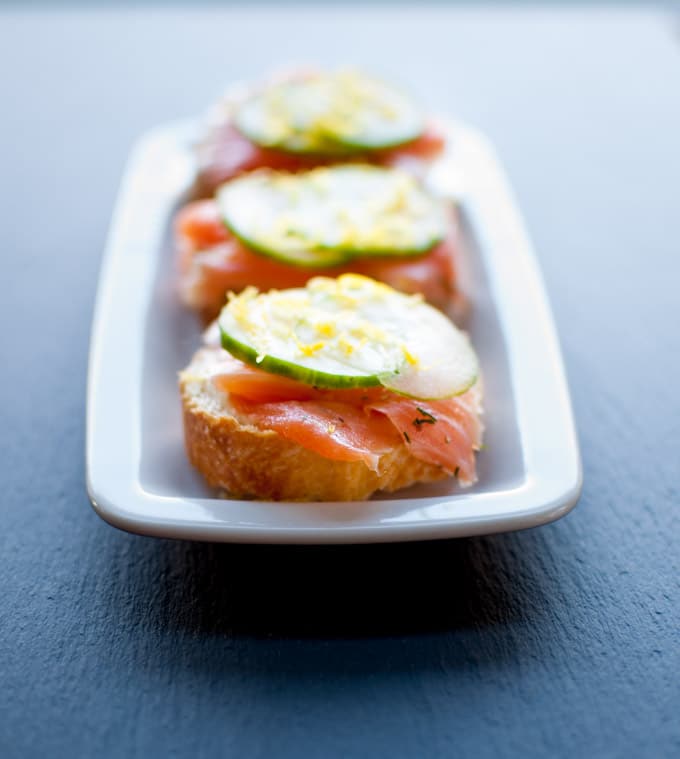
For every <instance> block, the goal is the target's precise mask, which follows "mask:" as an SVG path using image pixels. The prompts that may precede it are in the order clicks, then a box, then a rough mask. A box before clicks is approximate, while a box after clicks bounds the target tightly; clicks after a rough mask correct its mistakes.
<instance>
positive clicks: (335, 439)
mask: <svg viewBox="0 0 680 759" xmlns="http://www.w3.org/2000/svg"><path fill="white" fill-rule="evenodd" d="M222 353H223V357H222V358H221V359H220V361H219V363H218V364H217V365H216V366H215V369H214V374H213V378H212V381H213V384H214V385H215V387H216V388H217V389H218V390H220V391H221V392H224V393H228V394H229V398H230V403H231V405H232V406H233V407H234V408H235V409H236V410H237V411H238V413H239V415H240V416H241V417H242V418H245V419H247V420H248V421H249V422H250V423H251V424H253V425H254V426H256V427H258V428H259V429H271V430H274V431H276V432H277V433H278V434H280V435H281V436H282V437H285V438H286V439H288V440H291V441H293V442H295V443H297V444H299V445H301V446H302V447H304V448H307V449H308V450H311V451H313V452H315V453H317V454H319V455H320V456H323V457H325V458H328V459H331V460H334V461H362V462H364V463H365V464H366V466H367V467H369V469H372V470H373V471H377V467H378V462H379V459H380V456H381V455H382V454H384V453H385V452H387V451H389V450H392V449H393V448H395V447H396V446H400V445H404V446H406V447H407V449H408V451H409V453H410V454H411V455H412V456H413V457H415V458H417V459H419V460H421V461H424V462H425V463H428V464H433V465H435V466H437V467H439V468H441V469H442V470H443V471H445V472H446V473H448V474H450V475H453V476H455V477H457V478H458V480H459V482H460V483H461V484H462V485H471V484H472V483H474V482H475V481H476V469H475V451H477V450H479V448H480V446H481V440H482V431H483V427H482V423H481V420H480V414H481V390H480V387H479V385H480V383H479V382H477V383H476V384H475V385H474V386H473V387H472V388H471V389H470V390H468V391H467V392H466V393H463V394H462V395H460V396H456V397H454V398H448V399H445V400H437V401H420V400H415V399H412V398H405V397H402V396H399V395H397V394H396V393H393V392H391V391H389V390H386V389H384V388H380V387H378V388H357V389H351V390H319V389H316V388H313V387H310V386H309V385H305V384H304V383H301V382H297V381H296V380H292V379H289V378H287V377H279V376H277V375H275V374H269V373H267V372H263V371H261V370H259V369H256V368H254V367H251V366H248V365H246V364H244V363H242V362H241V361H239V360H237V359H235V358H233V357H232V356H230V355H229V354H228V353H227V352H226V351H223V352H222Z"/></svg>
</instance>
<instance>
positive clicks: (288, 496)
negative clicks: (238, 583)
mask: <svg viewBox="0 0 680 759" xmlns="http://www.w3.org/2000/svg"><path fill="white" fill-rule="evenodd" d="M209 350H211V349H206V348H204V349H202V350H200V351H199V352H198V353H197V354H196V357H195V358H194V361H193V362H192V364H191V365H190V366H189V367H187V369H186V370H185V371H183V372H182V373H181V374H180V390H181V395H182V406H183V412H184V439H185V445H186V450H187V454H188V456H189V460H190V461H191V463H192V464H193V466H195V467H196V469H198V470H199V471H200V472H201V474H202V475H203V476H204V477H205V479H206V481H207V482H208V484H209V485H211V486H212V487H215V488H219V489H221V490H224V491H225V492H226V493H228V494H229V495H230V496H232V497H236V498H257V499H262V500H272V501H358V500H365V499H366V498H368V497H369V496H371V495H372V494H373V493H375V492H377V491H379V490H383V491H388V492H391V491H394V490H398V489H400V488H404V487H407V486H409V485H412V484H414V483H416V482H434V481H436V480H441V479H445V478H446V477H448V476H449V475H448V474H447V473H446V472H445V471H444V470H442V469H441V468H440V467H437V466H434V465H432V464H427V463H425V462H423V461H420V460H419V459H416V458H414V457H413V456H412V455H411V454H410V452H409V450H408V448H407V447H406V445H405V444H401V443H400V444H398V445H396V446H395V447H394V448H393V449H392V450H390V451H388V452H387V453H384V454H382V455H381V456H380V460H379V463H378V468H377V471H372V470H371V469H369V467H368V466H367V465H366V464H365V463H364V462H362V461H333V460H331V459H327V458H325V457H323V456H320V455H319V454H317V453H315V452H314V451H311V450H308V449H307V448H304V447H303V446H301V445H299V444H297V443H294V442H292V441H290V440H287V439H286V438H284V437H282V436H281V435H279V434H278V433H277V432H274V431H273V430H266V429H259V428H257V427H254V426H252V425H251V424H249V423H248V422H247V421H246V420H243V419H239V417H238V414H237V413H236V411H235V410H234V409H233V407H232V406H231V405H230V403H229V396H228V394H226V393H222V392H220V391H219V390H217V389H216V388H215V386H214V385H213V383H212V382H211V380H210V378H209V376H208V375H207V374H206V373H205V372H201V367H202V366H204V365H205V363H206V355H205V353H206V351H209ZM197 370H198V371H197Z"/></svg>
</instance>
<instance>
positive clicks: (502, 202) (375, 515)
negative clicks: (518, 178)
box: [87, 123, 581, 543]
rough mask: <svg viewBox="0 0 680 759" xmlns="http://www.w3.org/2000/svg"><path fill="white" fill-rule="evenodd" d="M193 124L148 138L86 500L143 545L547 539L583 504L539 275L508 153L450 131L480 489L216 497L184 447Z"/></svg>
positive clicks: (116, 228)
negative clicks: (176, 250) (179, 274)
mask: <svg viewBox="0 0 680 759" xmlns="http://www.w3.org/2000/svg"><path fill="white" fill-rule="evenodd" d="M193 133H194V126H193V125H192V124H187V123H181V124H172V125H169V126H165V127H161V128H159V129H156V130H154V131H153V132H151V133H150V134H148V135H147V136H146V137H144V138H143V139H142V140H141V141H140V142H139V144H138V145H137V147H136V148H135V150H134V151H133V154H132V157H131V159H130V163H129V167H128V169H127V172H126V175H125V178H124V181H123V185H122V189H121V192H120V197H119V201H118V206H117V209H116V212H115V215H114V219H113V223H112V229H111V233H110V238H109V242H108V246H107V250H106V253H105V256H104V261H103V265H102V271H101V275H100V283H99V291H98V295H97V302H96V309H95V316H94V322H93V327H92V342H91V351H90V367H89V377H88V398H87V488H88V492H89V495H90V498H91V500H92V503H93V505H94V508H95V510H96V511H97V513H98V514H99V515H100V516H101V517H102V518H103V519H105V520H106V521H107V522H109V523H111V524H113V525H115V526H116V527H120V528H122V529H125V530H129V531H130V532H136V533H141V534H146V535H155V536H159V537H161V536H162V537H175V538H189V539H197V540H214V541H233V542H236V541H238V542H252V543H360V542H379V541H404V540H425V539H432V538H448V537H455V536H463V535H476V534H485V533H492V532H502V531H506V530H516V529H521V528H524V527H534V526H536V525H540V524H545V523H547V522H550V521H553V520H555V519H558V518H559V517H561V516H563V515H564V514H566V513H567V512H568V511H569V510H570V509H571V508H572V507H573V506H574V504H575V503H576V500H577V499H578V496H579V494H580V490H581V464H580V457H579V451H578V443H577V439H576V434H575V430H574V423H573V418H572V412H571V406H570V400H569V393H568V389H567V385H566V381H565V376H564V370H563V367H562V360H561V356H560V350H559V345H558V341H557V338H556V334H555V330H554V327H553V322H552V318H551V315H550V311H549V307H548V303H547V301H546V297H545V294H544V290H543V286H542V283H541V278H540V275H539V272H538V269H537V264H536V261H535V258H534V254H533V252H532V250H531V246H530V244H529V242H528V239H527V236H526V234H525V232H524V229H523V225H522V222H521V219H520V216H519V213H518V211H517V209H516V207H515V203H514V201H513V198H512V194H511V192H510V189H509V187H508V186H507V183H506V181H505V179H504V177H503V174H502V171H501V169H500V167H499V165H498V163H497V161H496V158H495V156H494V153H493V150H492V148H491V146H490V145H489V144H488V143H487V141H486V140H485V139H484V137H482V136H481V135H480V134H479V133H478V132H476V131H474V130H472V129H470V128H469V127H466V126H464V125H462V124H458V123H451V124H450V140H449V144H450V148H449V149H448V151H447V154H446V156H445V157H444V158H443V159H442V160H441V161H439V162H438V164H437V166H436V168H435V170H434V171H433V173H432V177H431V180H432V181H433V182H434V183H435V184H436V185H437V186H438V187H439V188H440V189H442V190H445V191H446V192H449V193H451V194H452V195H455V197H456V198H457V200H458V202H459V204H460V207H461V212H462V218H463V235H464V237H465V241H464V242H465V247H466V248H467V260H468V268H469V272H468V276H469V279H470V281H471V294H472V299H473V304H472V305H473V308H472V315H471V318H470V320H469V322H468V323H467V325H466V327H467V329H469V331H470V333H471V335H472V339H473V342H474V344H475V346H476V348H477V351H478V353H479V356H480V361H481V364H482V371H483V374H484V386H485V424H486V435H485V450H484V451H482V452H481V453H480V454H479V456H478V469H479V482H478V483H477V484H476V485H475V486H474V487H473V488H469V489H460V488H459V487H458V486H457V485H455V484H454V483H453V481H448V482H444V483H437V484H435V485H427V486H425V485H421V486H414V487H412V488H409V489H408V490H405V491H402V492H400V493H397V494H394V495H390V496H389V497H379V498H376V499H373V500H371V501H368V502H365V503H311V504H297V503H270V502H255V501H240V500H225V499H219V498H216V497H215V496H214V493H212V492H211V491H210V490H209V489H208V488H207V487H206V486H205V485H204V483H203V482H202V480H201V478H200V476H199V475H198V474H197V473H196V472H194V471H193V470H192V468H191V466H190V465H189V463H188V461H187V459H186V457H185V454H184V448H183V437H182V422H181V408H180V401H179V396H178V391H177V372H178V370H179V369H180V368H182V367H183V366H184V365H185V364H186V363H188V361H189V359H190V357H191V355H192V353H193V352H194V350H195V349H196V348H197V347H198V345H199V336H200V328H199V325H198V323H197V322H196V321H195V319H194V317H193V316H192V315H191V314H189V313H187V312H186V311H185V310H184V309H183V308H182V307H181V306H180V305H179V303H178V302H177V298H176V295H175V292H174V276H175V269H174V264H175V262H174V256H173V252H172V240H171V229H170V226H171V220H172V216H173V213H174V211H175V210H176V208H177V207H178V205H179V204H180V203H181V202H182V200H183V199H184V198H185V197H186V193H187V191H188V189H189V187H190V185H191V183H192V180H193V164H192V160H191V152H190V142H191V138H192V135H193Z"/></svg>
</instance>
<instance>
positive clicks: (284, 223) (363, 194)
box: [217, 164, 448, 267]
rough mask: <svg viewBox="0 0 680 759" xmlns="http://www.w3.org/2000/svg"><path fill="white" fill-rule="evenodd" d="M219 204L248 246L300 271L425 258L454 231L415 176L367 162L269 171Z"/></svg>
mask: <svg viewBox="0 0 680 759" xmlns="http://www.w3.org/2000/svg"><path fill="white" fill-rule="evenodd" d="M217 202H218V205H219V208H220V213H221V215H222V218H223V220H224V222H225V224H226V225H227V226H228V227H229V228H230V229H231V231H232V232H233V233H234V234H235V235H236V236H237V237H239V238H240V239H241V240H242V241H243V242H244V244H246V245H247V246H248V247H249V248H252V249H253V250H255V251H258V252H259V253H262V254H264V255H267V256H270V257H271V258H276V259H278V260H281V261H285V262H287V263H290V264H294V265H296V266H314V267H316V266H334V265H337V264H341V263H344V262H346V261H349V260H351V259H352V258H357V257H365V256H413V255H418V254H422V253H425V252H427V251H428V250H430V249H431V248H432V247H433V246H434V245H435V244H436V243H437V242H439V241H440V240H442V239H443V238H444V236H445V234H446V232H447V221H448V220H447V215H446V210H445V208H444V205H443V203H442V202H441V201H440V200H439V199H437V198H435V197H434V196H433V195H431V194H429V193H428V192H427V191H426V190H425V189H424V188H423V187H422V186H421V185H420V184H419V183H418V182H417V181H416V180H415V179H414V178H413V177H411V176H410V175H408V174H406V173H404V172H402V171H399V170H397V169H386V168H380V167H377V166H369V165H364V164H346V165H342V166H332V167H324V168H318V169H313V170H312V171H308V172H304V173H301V174H288V173H285V172H277V171H271V170H269V169H262V170H260V171H255V172H252V173H250V174H246V175H244V176H242V177H239V178H238V179H234V180H232V181H231V182H227V183H226V184H224V185H222V187H220V189H219V190H218V192H217Z"/></svg>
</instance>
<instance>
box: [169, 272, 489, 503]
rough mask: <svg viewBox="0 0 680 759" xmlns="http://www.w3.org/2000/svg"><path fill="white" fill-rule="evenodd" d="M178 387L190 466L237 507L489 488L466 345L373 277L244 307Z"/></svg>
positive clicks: (312, 285)
mask: <svg viewBox="0 0 680 759" xmlns="http://www.w3.org/2000/svg"><path fill="white" fill-rule="evenodd" d="M179 383H180V390H181V395H182V403H183V409H184V429H185V442H186V449H187V453H188V456H189V459H190V461H191V463H192V464H193V465H194V466H195V467H196V468H197V469H198V470H199V471H200V472H201V473H202V474H203V476H204V477H205V479H206V480H207V482H208V484H209V485H210V486H212V487H215V488H217V489H219V490H220V491H222V492H224V493H226V494H229V495H230V496H232V497H237V498H257V499H265V500H275V501H350V500H363V499H366V498H368V497H370V496H371V495H372V494H373V493H375V492H376V491H381V490H382V491H394V490H398V489H400V488H404V487H407V486H409V485H412V484H415V483H425V482H433V481H436V480H442V479H445V478H455V480H456V481H457V483H458V484H459V485H460V486H462V487H465V486H468V485H471V484H472V483H474V482H475V481H476V462H475V456H476V452H477V451H478V450H480V447H481V443H482V423H481V419H480V416H481V411H482V389H481V380H480V378H479V367H478V362H477V357H476V355H475V352H474V350H473V348H472V346H471V344H470V342H469V339H468V337H467V335H466V334H465V333H464V332H462V331H460V330H459V329H458V328H457V327H455V326H454V325H453V323H452V322H450V321H449V320H448V319H447V317H446V316H445V315H444V314H442V313H441V312H440V311H438V310H437V309H435V308H432V307H431V306H429V305H428V304H426V303H425V302H424V301H423V299H422V297H421V296H419V295H404V294H402V293H399V292H397V291H396V290H394V289H392V288H390V287H389V286H387V285H385V284H383V283H380V282H376V281H375V280H372V279H370V278H368V277H364V276H361V275H357V274H344V275H342V276H340V277H338V278H337V279H331V278H327V277H315V278H314V279H311V280H310V281H309V282H308V283H307V285H306V286H305V287H302V288H293V289H288V290H280V291H279V290H272V291H270V292H268V293H258V292H257V290H256V289H255V288H248V289H246V290H244V291H243V292H242V293H241V294H240V295H232V296H231V297H230V299H229V302H228V304H227V305H226V306H225V307H224V309H223V310H222V312H221V314H220V316H219V318H218V320H217V321H216V322H215V323H214V324H213V325H212V326H211V327H210V328H209V329H208V330H207V332H206V334H205V338H204V345H203V347H201V348H200V349H199V350H198V352H197V353H196V355H195V356H194V358H193V359H192V361H191V363H190V364H189V366H188V367H187V368H186V369H184V370H183V371H182V372H181V373H180V378H179Z"/></svg>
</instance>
